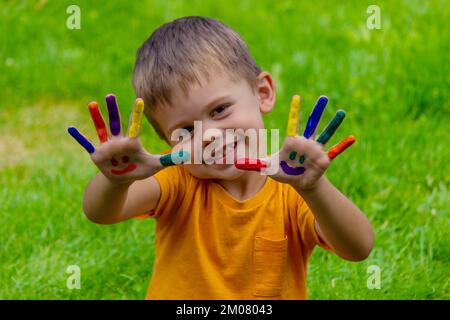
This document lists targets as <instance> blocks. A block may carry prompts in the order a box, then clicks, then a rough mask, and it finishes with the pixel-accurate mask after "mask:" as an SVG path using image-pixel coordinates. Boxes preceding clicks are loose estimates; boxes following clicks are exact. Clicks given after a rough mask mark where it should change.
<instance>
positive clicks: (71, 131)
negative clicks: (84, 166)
mask: <svg viewBox="0 0 450 320" xmlns="http://www.w3.org/2000/svg"><path fill="white" fill-rule="evenodd" d="M67 132H69V134H70V135H71V136H72V137H73V138H74V139H75V140H76V141H77V142H78V143H79V144H80V145H81V146H82V147H83V148H84V149H85V150H86V151H87V152H88V153H94V151H95V147H94V146H93V144H92V143H90V142H89V140H87V139H86V138H85V137H84V136H83V135H82V134H81V133H80V132H79V131H78V129H77V128H75V127H68V128H67Z"/></svg>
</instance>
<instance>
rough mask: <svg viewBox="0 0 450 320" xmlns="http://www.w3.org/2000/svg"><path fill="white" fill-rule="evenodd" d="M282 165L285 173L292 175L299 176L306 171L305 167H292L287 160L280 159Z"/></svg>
mask: <svg viewBox="0 0 450 320" xmlns="http://www.w3.org/2000/svg"><path fill="white" fill-rule="evenodd" d="M280 167H281V169H282V170H283V172H284V173H286V174H288V175H290V176H298V175H301V174H303V173H304V172H305V167H291V166H289V165H288V164H287V162H286V161H280Z"/></svg>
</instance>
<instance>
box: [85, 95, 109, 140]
mask: <svg viewBox="0 0 450 320" xmlns="http://www.w3.org/2000/svg"><path fill="white" fill-rule="evenodd" d="M88 107H89V112H90V114H91V118H92V121H94V126H95V130H97V134H98V138H99V139H100V142H101V143H104V142H106V141H107V140H108V132H107V131H106V124H105V120H103V117H102V114H101V113H100V109H99V108H98V103H97V102H95V101H92V102H90V103H89V105H88Z"/></svg>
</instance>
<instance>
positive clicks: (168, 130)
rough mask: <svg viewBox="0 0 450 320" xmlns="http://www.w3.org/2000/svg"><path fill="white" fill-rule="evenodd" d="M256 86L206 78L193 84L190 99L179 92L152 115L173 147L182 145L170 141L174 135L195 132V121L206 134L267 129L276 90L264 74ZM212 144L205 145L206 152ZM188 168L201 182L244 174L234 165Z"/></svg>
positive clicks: (225, 78) (226, 77)
mask: <svg viewBox="0 0 450 320" xmlns="http://www.w3.org/2000/svg"><path fill="white" fill-rule="evenodd" d="M255 84H256V89H252V88H251V87H250V85H249V84H248V82H247V81H246V80H245V79H240V80H233V79H231V77H230V76H229V75H227V74H224V73H219V74H216V75H214V76H211V77H210V79H202V81H201V85H198V84H194V85H192V86H191V88H190V89H189V94H188V96H186V95H185V94H184V93H183V92H182V90H181V89H179V90H175V92H174V93H173V96H172V105H171V106H169V107H164V108H158V109H156V110H155V111H154V113H153V114H152V115H153V118H154V119H155V120H156V122H157V123H158V124H159V126H160V128H161V130H162V132H163V133H164V135H165V137H166V139H167V140H168V141H169V143H170V145H171V146H172V147H173V146H175V145H176V144H177V143H178V142H179V141H171V140H170V137H171V134H172V132H173V131H174V130H176V129H182V128H185V129H187V130H193V127H194V121H202V130H203V132H205V131H206V130H208V129H212V128H214V129H219V130H220V131H222V132H225V130H226V129H234V130H236V129H243V130H244V131H245V130H247V129H251V128H252V129H256V130H259V129H264V122H263V119H262V114H263V113H267V112H270V111H271V109H272V107H273V105H274V104H275V87H274V84H273V80H272V78H271V77H270V75H269V74H268V73H267V72H262V73H261V74H260V75H259V76H258V77H257V79H255ZM202 134H203V133H202ZM224 136H225V135H224ZM209 143H211V142H210V141H204V142H202V146H203V150H204V148H205V147H206V146H207V145H208V144H209ZM224 144H225V142H224ZM246 144H247V142H246ZM191 145H193V143H191ZM246 147H247V148H248V146H246ZM247 148H246V149H247ZM191 151H192V150H191ZM191 154H193V153H192V152H191ZM235 154H236V153H235ZM192 161H193V160H192V159H191V162H192ZM185 167H186V169H187V170H188V171H189V172H190V173H191V174H192V175H193V176H195V177H197V178H201V179H220V180H234V179H237V178H239V177H240V176H241V175H243V174H244V171H242V170H238V169H236V168H235V166H234V165H233V164H211V165H207V164H188V165H185Z"/></svg>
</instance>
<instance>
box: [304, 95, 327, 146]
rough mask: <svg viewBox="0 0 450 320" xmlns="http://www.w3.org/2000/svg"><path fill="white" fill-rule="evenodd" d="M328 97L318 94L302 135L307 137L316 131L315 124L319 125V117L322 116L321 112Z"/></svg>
mask: <svg viewBox="0 0 450 320" xmlns="http://www.w3.org/2000/svg"><path fill="white" fill-rule="evenodd" d="M327 103H328V98H327V97H325V96H320V97H319V99H318V100H317V102H316V106H315V107H314V109H313V111H312V112H311V115H310V116H309V118H308V123H307V124H306V127H305V132H303V136H304V137H305V138H306V139H309V138H310V137H311V136H312V135H313V134H314V132H315V131H316V128H317V126H318V125H319V122H320V119H321V118H322V113H323V111H324V110H325V107H326V106H327Z"/></svg>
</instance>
